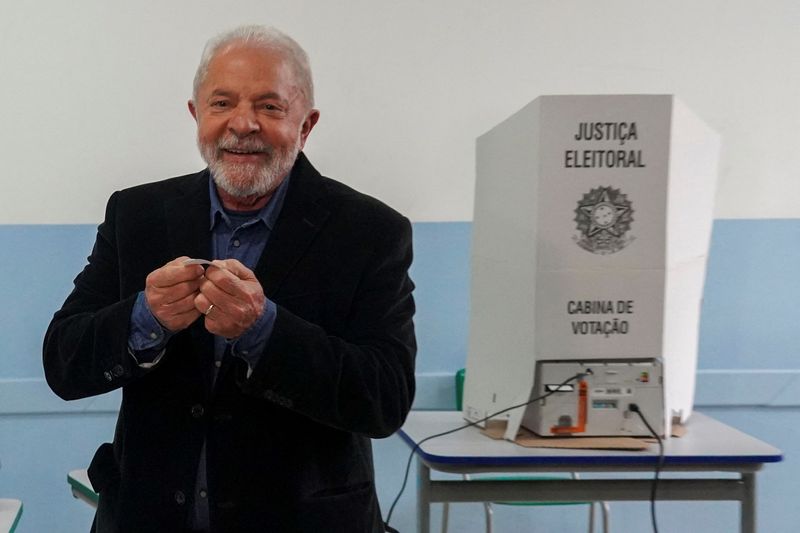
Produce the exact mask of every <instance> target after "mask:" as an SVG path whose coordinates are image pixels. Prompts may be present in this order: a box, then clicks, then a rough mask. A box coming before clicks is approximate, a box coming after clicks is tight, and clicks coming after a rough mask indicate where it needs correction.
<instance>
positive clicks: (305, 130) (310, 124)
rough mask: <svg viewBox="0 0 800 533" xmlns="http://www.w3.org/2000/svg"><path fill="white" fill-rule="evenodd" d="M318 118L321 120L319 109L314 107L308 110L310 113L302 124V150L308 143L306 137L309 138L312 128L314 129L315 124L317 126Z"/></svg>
mask: <svg viewBox="0 0 800 533" xmlns="http://www.w3.org/2000/svg"><path fill="white" fill-rule="evenodd" d="M318 120H319V109H312V110H311V111H309V112H308V115H306V119H305V120H304V121H303V124H302V125H301V126H300V149H301V150H302V149H303V147H304V146H305V145H306V139H308V135H309V134H310V133H311V130H313V129H314V126H316V124H317V121H318Z"/></svg>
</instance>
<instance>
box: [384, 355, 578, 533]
mask: <svg viewBox="0 0 800 533" xmlns="http://www.w3.org/2000/svg"><path fill="white" fill-rule="evenodd" d="M591 373H592V371H591V370H587V371H586V372H581V373H578V374H575V375H574V376H572V377H571V378H569V379H566V380H564V381H562V382H561V383H559V384H558V385H556V386H555V387H553V389H552V390H551V391H549V392H547V393H546V394H543V395H541V396H539V397H537V398H533V399H532V400H528V401H527V402H524V403H520V404H517V405H512V406H511V407H506V408H505V409H503V410H501V411H497V412H496V413H492V414H490V415H489V416H486V417H484V418H481V419H480V420H476V421H475V422H469V423H467V424H464V425H463V426H459V427H457V428H455V429H449V430H447V431H443V432H441V433H437V434H435V435H430V436H428V437H425V438H424V439H422V440H421V441H419V442H418V443H416V444H415V445H414V447H413V448H411V453H409V454H408V462H407V463H406V473H405V475H404V476H403V485H402V486H401V487H400V492H398V493H397V496H395V498H394V501H393V502H392V506H391V507H390V508H389V513H388V514H387V515H386V521H385V522H384V523H383V526H384V528H385V529H386V531H389V532H391V533H397V530H396V529H394V528H392V527H391V526H389V521H390V520H391V519H392V513H394V508H395V506H396V505H397V502H398V501H400V496H402V495H403V492H404V491H405V490H406V484H407V483H408V473H409V472H410V471H411V460H412V459H413V458H414V454H415V453H416V452H417V450H418V449H419V447H420V445H421V444H423V443H425V442H427V441H429V440H431V439H435V438H437V437H444V436H445V435H449V434H451V433H455V432H456V431H461V430H462V429H467V428H468V427H472V426H477V425H478V424H481V423H483V422H486V421H487V420H489V419H490V418H494V417H496V416H498V415H502V414H503V413H507V412H509V411H513V410H514V409H519V408H520V407H525V406H526V405H529V404H532V403H533V402H538V401H539V400H544V399H545V398H547V397H548V396H550V395H551V394H555V393H556V392H561V387H563V386H564V385H566V384H567V383H569V382H570V381H574V380H576V379H581V378H582V377H584V376H587V375H589V374H591Z"/></svg>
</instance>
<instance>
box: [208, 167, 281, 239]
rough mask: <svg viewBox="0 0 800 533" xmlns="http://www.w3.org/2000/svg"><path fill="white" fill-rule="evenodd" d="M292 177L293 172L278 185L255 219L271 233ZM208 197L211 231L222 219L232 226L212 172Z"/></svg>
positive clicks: (209, 174)
mask: <svg viewBox="0 0 800 533" xmlns="http://www.w3.org/2000/svg"><path fill="white" fill-rule="evenodd" d="M291 177H292V172H291V171H290V172H289V174H287V176H286V177H285V178H284V179H283V181H282V182H281V184H280V185H278V188H277V189H275V192H274V193H272V197H271V198H270V199H269V201H268V202H267V205H265V206H264V207H262V208H261V209H259V211H258V213H257V214H256V215H255V216H254V217H253V218H254V219H258V220H261V221H262V222H263V223H264V224H265V225H266V226H267V228H269V230H270V231H272V228H273V227H274V226H275V221H276V220H277V219H278V215H279V214H280V212H281V208H282V207H283V201H284V199H285V198H286V191H287V190H288V189H289V180H290V179H291ZM208 195H209V198H210V199H211V212H210V226H209V229H211V230H213V229H214V226H216V225H217V222H218V221H219V220H220V219H222V220H224V221H225V223H226V224H228V226H230V225H231V224H230V219H229V218H228V214H227V213H226V212H225V209H224V208H223V207H222V200H220V198H219V193H218V192H217V187H216V185H215V183H214V178H213V177H212V176H211V172H209V173H208Z"/></svg>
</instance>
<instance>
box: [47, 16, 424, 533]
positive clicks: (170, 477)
mask: <svg viewBox="0 0 800 533" xmlns="http://www.w3.org/2000/svg"><path fill="white" fill-rule="evenodd" d="M313 106H314V96H313V84H312V80H311V72H310V69H309V66H308V60H307V57H306V55H305V53H304V52H303V50H302V49H301V48H300V47H299V46H298V45H297V43H295V42H294V41H293V40H292V39H290V38H289V37H287V36H285V35H283V34H282V33H280V32H277V31H275V30H271V29H265V28H261V27H243V28H238V29H236V30H234V31H231V32H229V33H226V34H224V35H222V36H220V37H218V38H216V39H214V40H212V41H210V42H209V43H208V45H207V46H206V49H205V51H204V53H203V56H202V60H201V63H200V66H199V67H198V69H197V74H196V77H195V83H194V94H193V97H192V100H191V101H190V102H189V111H190V112H191V114H192V116H193V117H194V118H195V120H196V121H197V142H198V146H199V148H200V152H201V154H202V156H203V158H204V159H205V161H206V162H207V163H208V168H207V169H206V170H203V171H202V172H199V173H197V174H191V175H187V176H182V177H178V178H172V179H168V180H164V181H160V182H156V183H151V184H147V185H142V186H138V187H133V188H130V189H126V190H123V191H119V192H116V193H114V194H113V195H112V196H111V199H110V200H109V202H108V207H107V210H106V215H105V220H104V221H103V223H102V224H101V225H100V226H99V227H98V232H97V240H96V242H95V245H94V248H93V250H92V253H91V256H90V257H89V260H88V264H87V265H86V267H85V268H84V269H83V271H82V272H81V273H80V274H79V275H78V277H77V278H76V279H75V288H74V290H73V291H72V293H71V294H70V295H69V297H68V298H67V300H66V302H65V303H64V305H63V307H62V308H61V309H60V310H59V311H58V312H56V314H55V316H54V317H53V320H52V322H51V324H50V327H49V329H48V331H47V334H46V337H45V342H44V368H45V374H46V376H47V380H48V383H49V384H50V386H51V388H52V389H53V390H54V391H55V392H56V393H57V394H58V395H59V396H61V397H62V398H64V399H73V398H82V397H86V396H91V395H95V394H102V393H104V392H108V391H110V390H113V389H116V388H119V387H121V388H122V405H121V408H120V413H119V418H118V421H117V429H116V433H115V435H114V441H113V443H107V444H103V445H102V446H100V448H99V449H98V451H97V453H96V454H95V457H94V459H93V460H92V463H91V466H90V468H89V477H90V479H91V481H92V484H93V485H94V487H95V490H97V491H98V492H99V494H100V502H99V506H98V510H97V515H96V517H95V523H94V526H93V529H94V530H95V531H98V532H100V533H106V532H131V533H150V532H181V531H206V532H250V531H253V532H255V531H258V532H295V531H297V532H343V533H344V532H346V533H358V532H365V533H366V532H369V533H373V532H376V531H382V530H383V527H382V521H381V518H380V510H379V508H378V501H377V497H376V494H375V484H374V474H373V465H372V451H371V444H370V437H385V436H387V435H390V434H391V433H393V432H394V431H395V430H396V429H397V428H398V427H400V425H401V424H402V423H403V420H404V418H405V416H406V414H407V412H408V410H409V408H410V406H411V402H412V399H413V395H414V356H415V352H416V345H415V339H414V328H413V323H412V316H413V313H414V302H413V300H412V296H411V292H412V289H413V284H412V282H411V281H410V279H409V277H408V268H409V265H410V263H411V232H410V224H409V222H408V220H407V219H405V218H404V217H402V216H401V215H399V214H398V213H396V212H395V211H393V210H391V209H390V208H388V207H387V206H385V205H384V204H382V203H380V202H379V201H377V200H375V199H373V198H370V197H368V196H365V195H363V194H360V193H358V192H356V191H354V190H353V189H350V188H349V187H347V186H345V185H343V184H341V183H338V182H336V181H333V180H331V179H328V178H325V177H322V176H321V175H320V174H319V173H318V172H317V171H316V170H315V169H314V167H312V166H311V163H310V162H309V161H308V159H307V158H306V157H305V155H304V154H303V153H302V152H301V150H302V148H303V146H304V144H305V141H306V139H307V138H308V135H309V133H311V130H312V129H313V128H314V125H315V124H316V123H317V119H318V118H319V112H318V111H317V110H316V109H314V107H313ZM203 259H213V261H211V262H210V264H207V263H208V261H203Z"/></svg>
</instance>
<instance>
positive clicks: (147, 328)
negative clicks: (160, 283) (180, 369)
mask: <svg viewBox="0 0 800 533" xmlns="http://www.w3.org/2000/svg"><path fill="white" fill-rule="evenodd" d="M171 336H172V334H171V333H170V332H169V331H168V330H166V329H164V328H163V327H162V326H161V324H159V323H158V320H156V317H155V316H153V312H152V311H150V306H149V305H147V299H146V298H145V297H144V292H143V291H142V292H139V294H138V295H137V297H136V302H135V303H134V304H133V311H131V323H130V333H129V335H128V352H129V353H130V354H131V357H133V360H134V361H136V364H137V365H139V366H140V367H142V368H150V367H152V366H153V365H155V364H156V363H158V361H159V360H160V359H161V356H162V355H164V351H165V347H166V345H167V341H168V340H169V339H170V337H171Z"/></svg>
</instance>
